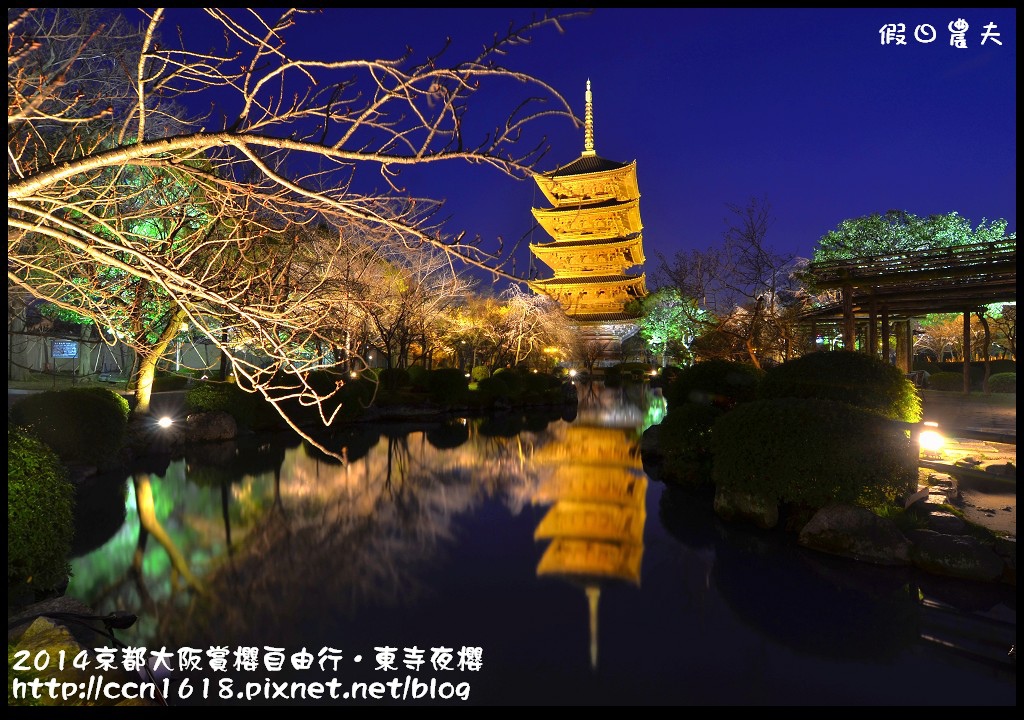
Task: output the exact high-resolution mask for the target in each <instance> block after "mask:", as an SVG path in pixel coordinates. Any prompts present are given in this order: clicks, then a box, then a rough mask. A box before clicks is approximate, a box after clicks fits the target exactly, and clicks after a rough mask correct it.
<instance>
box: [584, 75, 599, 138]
mask: <svg viewBox="0 0 1024 720" xmlns="http://www.w3.org/2000/svg"><path fill="white" fill-rule="evenodd" d="M586 101H587V104H586V109H585V110H584V117H583V156H584V157H592V156H594V155H597V153H596V152H594V95H593V93H591V92H590V80H589V78H588V79H587V95H586Z"/></svg>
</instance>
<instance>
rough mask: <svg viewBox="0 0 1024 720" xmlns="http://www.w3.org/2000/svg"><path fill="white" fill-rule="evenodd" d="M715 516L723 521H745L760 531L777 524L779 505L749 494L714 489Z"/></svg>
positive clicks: (719, 488)
mask: <svg viewBox="0 0 1024 720" xmlns="http://www.w3.org/2000/svg"><path fill="white" fill-rule="evenodd" d="M715 514H717V515H718V517H720V518H722V519H723V520H725V521H727V522H728V521H732V520H747V521H749V522H752V523H754V524H755V525H757V526H758V527H759V528H761V529H762V530H770V529H771V528H773V527H775V526H776V525H778V524H779V504H778V503H777V502H775V500H774V499H772V500H769V499H768V498H765V497H758V496H755V495H751V494H750V493H742V492H736V491H734V490H725V489H722V488H721V487H718V488H715Z"/></svg>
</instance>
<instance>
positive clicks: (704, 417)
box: [658, 403, 726, 485]
mask: <svg viewBox="0 0 1024 720" xmlns="http://www.w3.org/2000/svg"><path fill="white" fill-rule="evenodd" d="M724 412H726V411H725V410H723V409H722V408H719V407H716V406H714V405H709V404H699V403H683V404H682V405H676V407H675V408H674V409H673V410H672V411H671V412H669V413H668V414H667V415H665V417H664V418H663V419H662V421H661V426H660V429H659V431H658V449H659V450H660V451H661V455H662V466H661V470H660V473H659V475H660V477H661V479H663V480H666V481H668V482H675V483H680V484H685V485H703V484H707V483H710V482H711V459H712V456H711V429H712V427H713V426H714V424H715V420H717V419H718V417H719V416H720V415H722V414H723V413H724Z"/></svg>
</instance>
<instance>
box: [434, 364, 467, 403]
mask: <svg viewBox="0 0 1024 720" xmlns="http://www.w3.org/2000/svg"><path fill="white" fill-rule="evenodd" d="M427 391H428V392H429V393H430V395H431V397H432V398H433V399H434V400H436V401H437V402H444V403H453V402H462V401H463V400H465V399H466V393H468V392H469V378H467V377H466V373H464V372H463V371H462V370H459V369H458V368H438V369H437V370H431V371H430V373H429V374H428V375H427Z"/></svg>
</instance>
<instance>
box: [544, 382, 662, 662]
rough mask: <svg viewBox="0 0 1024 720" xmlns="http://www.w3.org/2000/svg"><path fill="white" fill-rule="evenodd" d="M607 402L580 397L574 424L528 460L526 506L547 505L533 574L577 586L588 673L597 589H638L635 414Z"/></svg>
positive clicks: (640, 532)
mask: <svg viewBox="0 0 1024 720" xmlns="http://www.w3.org/2000/svg"><path fill="white" fill-rule="evenodd" d="M613 395H614V393H613V392H612V391H611V390H608V389H603V392H601V393H600V394H598V393H595V392H582V393H581V397H580V408H579V414H578V416H577V419H576V421H575V422H573V423H571V424H568V425H562V426H560V427H559V428H558V435H557V436H556V437H555V438H553V439H552V440H551V441H550V442H548V443H547V444H545V445H544V446H543V447H541V448H539V449H538V450H537V451H536V453H535V454H534V468H535V470H536V472H537V477H538V481H539V482H538V485H537V491H536V492H535V494H534V497H533V502H534V504H537V505H550V508H549V510H548V512H547V513H546V514H545V515H544V518H543V519H542V520H541V522H540V524H539V525H538V526H537V529H536V531H535V533H534V539H536V540H538V541H550V543H549V545H548V546H547V548H546V550H545V552H544V554H543V556H542V557H541V560H540V563H539V564H538V566H537V575H538V576H554V577H561V578H565V579H567V580H569V581H571V582H574V583H576V584H578V585H580V586H581V587H583V589H584V591H585V593H586V596H587V601H588V606H589V613H590V663H591V666H592V667H593V668H595V669H596V667H597V658H598V602H599V600H600V597H601V588H602V587H603V586H605V585H606V584H607V583H609V582H624V583H628V584H631V585H634V586H637V587H639V585H640V566H641V561H642V559H643V552H644V543H643V538H644V524H645V522H646V519H647V512H646V508H645V499H646V494H647V476H646V474H645V473H644V471H643V466H642V463H641V459H640V439H639V433H638V429H639V428H640V425H641V422H640V415H639V412H640V410H639V408H637V413H636V414H634V413H629V412H622V411H621V410H622V406H621V405H619V404H618V402H615V403H608V402H607V401H608V400H609V399H610V398H611V397H612V396H613ZM613 407H614V408H617V411H616V412H611V408H613Z"/></svg>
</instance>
